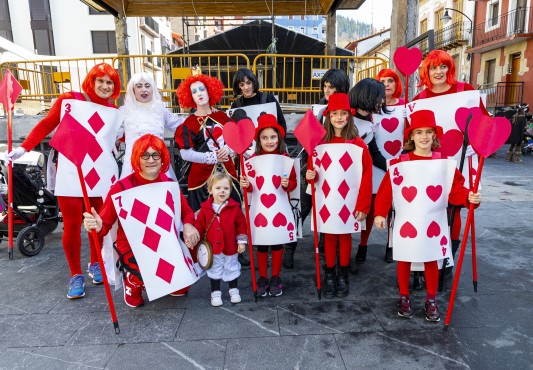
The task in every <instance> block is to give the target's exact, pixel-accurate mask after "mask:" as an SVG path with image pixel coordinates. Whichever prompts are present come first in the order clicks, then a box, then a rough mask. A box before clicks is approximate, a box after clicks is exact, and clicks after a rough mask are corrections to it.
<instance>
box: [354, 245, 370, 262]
mask: <svg viewBox="0 0 533 370" xmlns="http://www.w3.org/2000/svg"><path fill="white" fill-rule="evenodd" d="M367 249H368V247H367V246H366V245H361V244H359V246H358V247H357V254H356V255H355V262H357V263H361V264H363V263H365V261H366V251H367Z"/></svg>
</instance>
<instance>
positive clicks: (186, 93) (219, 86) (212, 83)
mask: <svg viewBox="0 0 533 370" xmlns="http://www.w3.org/2000/svg"><path fill="white" fill-rule="evenodd" d="M198 81H199V82H201V83H203V84H204V85H205V87H206V88H207V94H208V95H209V105H210V106H212V105H215V104H216V103H218V101H219V100H220V98H222V96H223V95H224V84H223V83H222V82H221V81H220V80H219V79H218V78H216V77H211V76H207V75H198V76H189V77H187V78H186V79H185V80H184V81H183V82H182V83H180V85H179V86H178V89H177V90H176V94H177V95H178V102H179V104H180V105H181V106H182V107H183V108H196V103H195V102H194V100H193V98H192V93H191V85H192V84H193V83H195V82H198Z"/></svg>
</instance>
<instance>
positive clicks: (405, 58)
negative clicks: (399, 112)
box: [392, 46, 422, 108]
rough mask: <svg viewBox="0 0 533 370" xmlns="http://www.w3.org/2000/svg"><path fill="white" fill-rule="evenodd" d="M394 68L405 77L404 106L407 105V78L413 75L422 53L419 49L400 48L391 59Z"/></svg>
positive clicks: (420, 60)
mask: <svg viewBox="0 0 533 370" xmlns="http://www.w3.org/2000/svg"><path fill="white" fill-rule="evenodd" d="M392 59H393V60H394V64H395V65H396V68H398V70H399V71H400V72H401V73H402V74H403V75H404V77H405V105H404V108H405V107H406V106H407V103H409V76H410V75H412V74H413V73H415V71H416V70H417V69H418V67H419V66H420V63H421V62H422V52H421V51H420V49H419V48H412V49H409V48H408V47H407V46H401V47H399V48H398V49H396V51H395V52H394V56H393V57H392Z"/></svg>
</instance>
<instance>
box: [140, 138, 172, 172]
mask: <svg viewBox="0 0 533 370" xmlns="http://www.w3.org/2000/svg"><path fill="white" fill-rule="evenodd" d="M150 147H152V149H153V150H155V151H156V152H159V153H160V154H161V172H162V173H165V172H167V170H168V166H169V165H170V154H169V153H168V149H167V146H166V145H165V142H164V141H163V140H161V139H160V138H158V137H157V136H155V135H152V134H144V135H143V136H141V137H140V138H138V139H137V140H136V141H135V143H134V144H133V150H132V152H131V167H132V168H133V169H134V170H135V172H137V173H138V172H140V171H141V155H143V154H144V152H146V151H147V150H148V148H150Z"/></svg>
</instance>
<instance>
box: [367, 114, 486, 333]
mask: <svg viewBox="0 0 533 370" xmlns="http://www.w3.org/2000/svg"><path fill="white" fill-rule="evenodd" d="M441 135H442V127H440V126H437V124H436V122H435V115H434V114H433V112H432V111H429V110H420V111H417V112H414V113H413V114H412V115H411V126H410V127H409V128H407V129H406V130H405V134H404V139H405V145H404V149H405V150H406V151H407V152H408V153H407V154H402V155H401V156H400V158H398V159H394V160H392V161H391V165H390V167H389V169H388V171H387V173H386V175H385V177H384V179H383V181H382V182H381V185H380V187H379V190H378V193H377V196H376V203H375V215H376V216H375V218H374V223H375V225H376V227H377V228H378V229H383V228H385V227H386V217H387V214H388V213H389V210H390V209H391V206H392V203H393V202H394V207H395V211H396V214H395V221H394V226H393V229H392V237H393V239H392V240H393V244H394V245H393V258H394V259H395V260H397V261H398V283H399V286H400V301H399V304H398V315H399V316H401V317H405V318H411V317H412V316H413V310H412V309H411V300H410V294H409V276H410V271H411V262H424V270H425V276H426V291H427V296H426V302H425V317H426V320H427V321H431V322H437V321H439V320H440V313H439V310H438V308H437V304H436V296H437V286H438V276H439V272H438V263H437V260H438V259H442V258H443V257H444V255H445V253H446V250H447V249H448V248H449V243H450V240H449V234H448V233H447V230H448V225H447V222H446V205H447V203H448V202H449V203H451V204H456V205H464V206H465V207H468V206H469V204H470V203H473V204H479V203H480V201H481V196H480V194H479V193H476V194H474V193H473V192H472V191H470V190H469V189H467V188H465V187H464V185H463V184H464V178H463V175H462V174H461V173H460V172H459V171H458V170H457V169H456V166H455V161H454V160H448V159H442V158H441V157H440V153H438V152H435V151H434V149H436V148H438V147H439V146H440V144H439V140H438V137H439V136H441ZM429 160H433V161H432V162H431V163H429V162H427V161H429ZM421 174H424V176H420V175H421Z"/></svg>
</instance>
